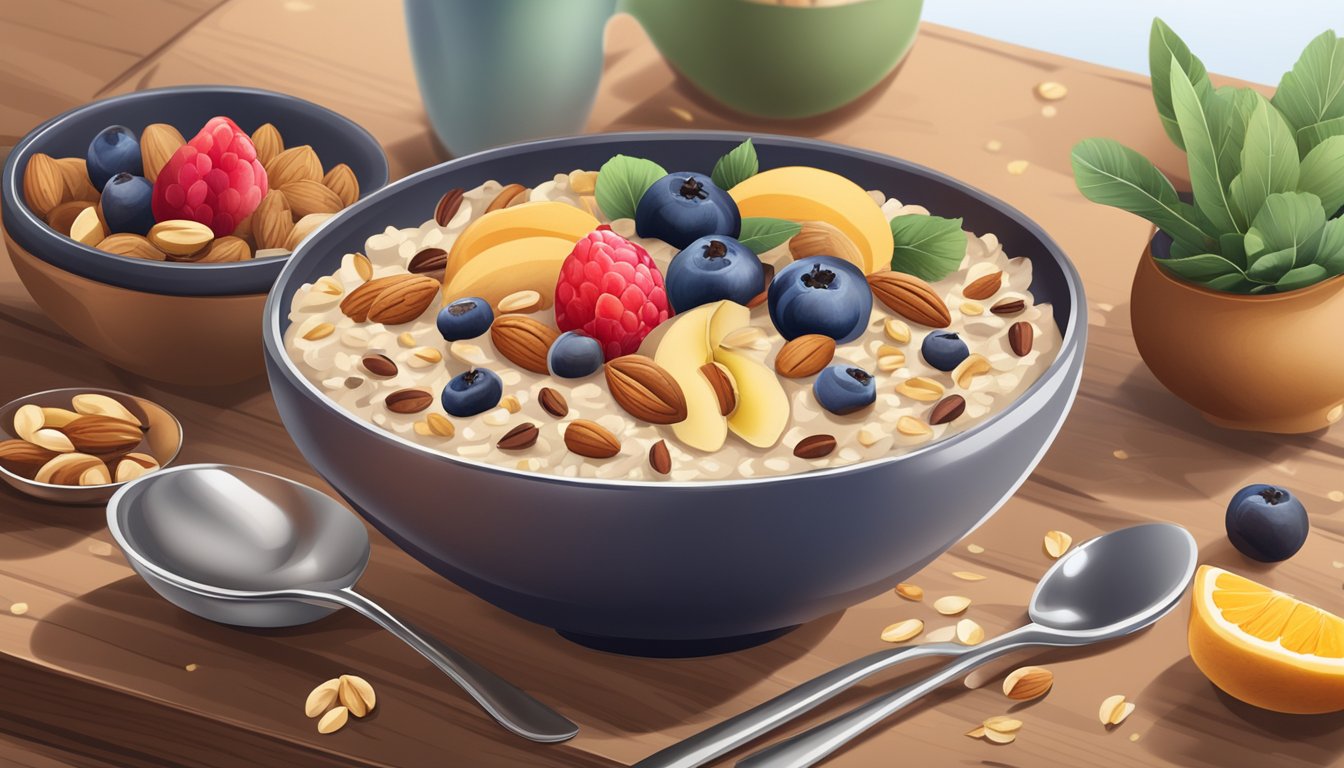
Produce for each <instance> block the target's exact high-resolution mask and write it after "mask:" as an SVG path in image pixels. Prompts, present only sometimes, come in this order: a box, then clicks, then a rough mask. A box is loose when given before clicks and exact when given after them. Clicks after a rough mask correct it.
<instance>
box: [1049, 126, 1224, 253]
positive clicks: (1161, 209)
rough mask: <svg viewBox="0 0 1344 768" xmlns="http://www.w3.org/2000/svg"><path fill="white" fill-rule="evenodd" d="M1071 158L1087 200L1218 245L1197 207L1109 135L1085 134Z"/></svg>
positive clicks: (1184, 238) (1205, 245) (1183, 238)
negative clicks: (1202, 225)
mask: <svg viewBox="0 0 1344 768" xmlns="http://www.w3.org/2000/svg"><path fill="white" fill-rule="evenodd" d="M1072 162H1073V178H1074V181H1075V183H1077V185H1078V191H1079V192H1082V193H1083V196H1084V197H1086V198H1087V199H1088V200H1091V201H1092V202H1094V203H1100V204H1102V205H1110V206H1114V207H1116V208H1120V209H1122V210H1125V211H1129V212H1130V213H1132V214H1135V215H1136V216H1142V217H1143V218H1145V219H1147V220H1148V221H1151V222H1152V223H1153V224H1154V225H1155V226H1156V227H1157V228H1158V229H1160V230H1162V231H1163V232H1166V233H1167V234H1168V235H1171V237H1172V239H1174V240H1176V241H1178V242H1183V243H1186V244H1188V245H1191V246H1193V247H1197V248H1200V249H1202V250H1208V249H1209V248H1211V247H1212V246H1213V245H1214V235H1215V234H1216V233H1214V232H1209V231H1206V230H1204V229H1201V228H1200V225H1199V224H1197V223H1196V222H1195V219H1196V217H1195V210H1194V208H1193V207H1191V206H1190V205H1189V204H1187V203H1184V202H1182V201H1181V199H1180V197H1178V196H1177V194H1176V188H1175V187H1173V186H1172V185H1171V181H1170V180H1168V179H1167V177H1166V176H1163V175H1162V172H1161V171H1159V170H1158V169H1157V166H1155V165H1153V164H1152V163H1151V162H1150V161H1149V160H1148V158H1146V157H1144V156H1143V155H1140V154H1139V153H1138V152H1135V151H1134V150H1132V149H1130V148H1129V147H1126V146H1124V145H1123V144H1120V143H1119V142H1116V141H1113V140H1111V139H1083V140H1082V141H1080V142H1078V144H1077V145H1075V146H1074V148H1073V155H1072Z"/></svg>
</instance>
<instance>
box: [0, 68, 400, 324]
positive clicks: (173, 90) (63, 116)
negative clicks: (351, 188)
mask: <svg viewBox="0 0 1344 768" xmlns="http://www.w3.org/2000/svg"><path fill="white" fill-rule="evenodd" d="M225 93H227V94H230V95H236V96H244V97H247V96H252V97H261V98H268V99H280V100H282V101H290V102H294V103H297V104H303V105H305V106H307V107H309V108H312V109H316V110H319V111H321V112H322V113H324V114H325V116H326V118H327V120H328V121H329V123H331V124H333V125H336V126H339V127H340V128H339V130H341V131H348V132H349V133H351V134H354V135H355V136H356V137H357V138H358V139H359V140H361V141H364V142H367V143H368V145H369V146H370V147H374V148H376V149H377V150H378V151H377V157H378V161H379V162H378V167H377V168H376V169H375V171H376V175H380V176H381V177H382V183H381V184H379V185H376V186H374V187H373V188H372V189H373V190H374V191H376V190H379V189H382V188H383V187H385V186H387V183H388V178H389V175H390V168H389V166H388V163H387V153H386V151H384V149H383V145H382V143H381V142H379V141H378V139H377V138H375V137H374V135H373V134H372V133H370V132H369V131H368V129H366V128H364V127H363V126H361V125H360V124H359V123H356V122H355V121H353V120H351V119H350V118H348V117H346V116H344V115H342V114H341V113H339V112H336V111H335V110H333V109H330V108H328V107H324V106H322V105H321V104H318V103H317V102H313V101H309V100H307V99H303V98H300V97H298V96H291V95H290V94H287V93H281V92H279V91H271V90H267V89H265V88H250V87H244V86H234V85H171V86H166V87H162V88H147V89H145V90H142V91H132V92H130V93H123V94H120V95H117V96H109V97H108V98H104V99H98V100H97V101H91V102H88V103H85V104H80V105H78V106H75V107H72V108H70V109H67V110H65V111H64V112H62V113H60V114H58V115H56V116H54V117H51V118H49V119H47V120H45V121H43V122H42V123H41V124H40V125H38V126H37V127H36V128H33V129H32V130H31V131H29V132H28V133H27V134H26V135H25V136H24V137H23V138H22V139H20V140H19V142H18V143H17V144H15V145H14V147H13V149H11V150H10V152H9V156H8V157H7V158H6V159H5V165H4V171H3V175H2V176H0V195H2V196H3V202H4V209H5V213H6V214H7V215H6V220H5V224H4V228H5V233H6V236H7V237H9V238H11V239H16V240H17V238H15V237H14V233H13V232H12V231H11V228H12V226H13V225H12V224H11V223H10V219H11V217H15V216H17V218H18V219H19V220H20V221H21V224H20V225H19V226H20V227H25V228H35V229H33V230H32V231H34V232H35V233H36V234H35V237H37V238H54V240H55V242H56V243H58V244H59V245H60V247H63V248H74V249H75V252H76V253H78V254H79V255H80V256H81V257H84V256H88V257H90V258H103V259H113V260H116V261H120V262H121V263H123V264H127V265H134V266H133V267H130V268H134V269H143V270H145V271H156V270H157V271H158V272H159V273H160V274H167V275H173V276H175V277H176V276H182V277H181V278H180V279H193V280H196V282H197V283H198V285H199V286H200V287H199V289H198V290H199V291H200V292H199V293H198V292H190V293H189V292H183V291H178V290H158V289H155V288H151V287H149V286H145V285H130V284H127V281H124V280H121V281H119V280H108V279H105V277H106V276H99V275H95V274H92V273H90V272H88V271H85V270H75V269H70V268H69V267H68V266H66V265H63V264H58V263H56V262H54V261H52V260H51V259H50V258H47V256H46V255H45V254H43V253H41V252H40V251H41V249H37V248H28V247H26V246H25V250H27V251H28V252H29V253H32V254H33V256H34V258H37V259H39V260H40V261H43V262H45V263H47V264H50V265H51V266H53V267H56V268H57V269H60V270H62V271H65V272H69V273H71V274H74V275H78V276H80V277H83V278H85V279H87V280H92V281H94V282H97V283H101V284H105V285H113V286H116V287H118V288H125V289H127V290H132V291H139V292H142V293H159V294H165V295H170V296H193V297H208V296H242V295H254V294H261V293H265V292H266V290H265V289H263V290H258V291H248V292H245V293H237V292H229V293H213V292H210V290H209V288H210V284H211V283H212V282H213V281H212V280H209V279H207V278H209V277H211V276H214V277H218V276H220V275H223V274H230V273H233V272H239V271H243V270H248V269H264V268H266V267H267V266H269V265H272V264H275V263H276V262H278V261H283V260H286V259H289V258H290V257H292V256H293V254H292V253H291V254H276V255H274V256H263V257H261V258H259V259H258V258H251V259H248V260H247V261H235V262H220V263H212V264H199V263H193V262H176V261H155V260H152V259H137V258H134V257H131V256H124V255H121V254H117V253H108V252H106V251H100V250H98V249H97V248H94V247H93V246H91V245H85V244H84V243H81V242H79V241H78V240H74V239H73V238H71V237H70V236H69V235H65V234H61V233H60V232H57V231H56V230H54V229H52V228H51V226H50V225H49V224H47V222H46V221H45V220H44V219H43V218H42V217H41V216H38V215H37V213H36V212H35V211H33V210H32V209H31V208H29V207H28V202H27V200H25V199H24V197H23V195H22V194H20V191H21V190H22V189H23V178H22V175H21V173H20V168H19V157H20V156H24V155H27V154H28V152H29V149H30V148H31V147H32V145H34V144H36V143H37V142H39V141H40V140H42V139H43V138H44V137H45V136H47V135H48V134H49V133H50V132H51V131H53V130H57V129H59V128H60V127H61V124H62V123H64V122H65V121H67V120H69V119H70V118H72V117H74V116H75V115H79V114H83V113H85V112H88V111H90V110H93V109H97V108H99V107H103V106H105V105H107V104H114V103H133V102H136V101H141V100H147V99H153V98H157V97H161V96H173V95H192V94H205V95H209V94H225ZM24 167H25V168H26V167H27V164H26V163H25V164H24ZM376 180H377V179H375V181H376ZM360 192H361V193H362V194H361V199H363V197H366V196H368V194H371V192H366V191H365V190H364V189H362V188H361V190H360ZM356 202H358V201H356ZM197 273H199V274H200V275H201V276H202V277H201V278H200V279H198V280H197V279H196V278H185V277H184V276H185V275H195V274H197Z"/></svg>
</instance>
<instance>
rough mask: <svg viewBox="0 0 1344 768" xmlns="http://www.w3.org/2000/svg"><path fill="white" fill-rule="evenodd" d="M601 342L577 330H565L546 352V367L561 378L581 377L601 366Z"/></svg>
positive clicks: (594, 371)
mask: <svg viewBox="0 0 1344 768" xmlns="http://www.w3.org/2000/svg"><path fill="white" fill-rule="evenodd" d="M602 361H603V356H602V344H601V343H599V342H598V340H597V339H594V338H593V337H591V336H585V335H583V334H582V333H579V332H578V331H565V332H564V333H562V334H560V335H559V336H558V337H557V338H556V340H555V341H554V342H552V344H551V349H550V351H549V352H547V353H546V368H547V369H549V370H550V372H551V374H552V375H553V376H559V377H560V378H562V379H581V378H583V377H584V376H588V375H591V374H593V373H596V372H597V369H598V368H601V367H602Z"/></svg>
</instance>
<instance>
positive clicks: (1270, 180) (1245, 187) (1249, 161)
mask: <svg viewBox="0 0 1344 768" xmlns="http://www.w3.org/2000/svg"><path fill="white" fill-rule="evenodd" d="M1256 99H1257V100H1258V101H1259V104H1258V105H1257V106H1256V108H1255V112H1254V113H1253V114H1252V115H1251V122H1250V125H1249V126H1247V128H1246V140H1245V142H1244V143H1243V145H1242V148H1241V173H1240V174H1239V175H1238V176H1237V177H1236V178H1234V179H1232V186H1231V188H1230V189H1229V192H1230V193H1231V195H1232V203H1233V210H1232V214H1233V217H1234V218H1235V219H1236V223H1237V228H1238V229H1239V230H1241V231H1243V232H1244V231H1245V230H1246V228H1247V227H1249V226H1250V224H1251V220H1252V219H1254V218H1255V215H1256V214H1258V213H1259V212H1260V207H1261V206H1262V205H1264V203H1265V198H1266V197H1269V196H1270V195H1272V194H1274V193H1275V192H1290V191H1292V190H1294V189H1297V181H1298V175H1299V170H1298V165H1299V163H1298V160H1297V143H1296V142H1295V141H1294V140H1293V129H1292V128H1289V127H1288V123H1286V122H1285V121H1284V119H1283V117H1282V116H1281V115H1280V114H1279V111H1278V110H1277V109H1275V108H1274V107H1273V106H1271V105H1270V103H1269V102H1268V101H1266V100H1265V99H1264V97H1262V96H1259V95H1258V94H1257V95H1256ZM1341 184H1344V175H1342V176H1341Z"/></svg>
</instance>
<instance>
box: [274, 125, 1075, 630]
mask: <svg viewBox="0 0 1344 768" xmlns="http://www.w3.org/2000/svg"><path fill="white" fill-rule="evenodd" d="M742 138H743V137H742V136H741V135H738V134H727V133H693V132H680V133H618V134H608V135H599V136H583V137H577V138H565V139H554V140H549V141H540V142H536V143H531V144H522V145H517V146H512V147H505V148H502V149H496V150H490V151H487V152H482V153H479V154H476V155H471V156H468V157H464V158H461V159H458V160H454V161H451V162H448V163H444V164H443V165H439V166H436V167H434V168H431V169H429V170H426V171H423V172H421V173H417V174H415V175H414V176H411V177H409V178H406V179H404V180H402V181H399V182H398V183H396V184H394V185H392V186H389V187H387V188H386V189H384V190H381V191H380V192H377V193H375V194H373V195H371V196H370V197H369V198H368V199H366V200H363V201H361V202H360V203H358V204H356V205H354V206H352V207H351V208H350V209H348V210H347V211H345V212H344V213H342V214H341V215H340V216H339V217H337V218H334V219H332V220H331V221H329V222H327V223H326V224H325V225H324V226H322V227H321V228H319V229H318V230H317V231H316V232H315V233H314V234H313V235H312V236H311V237H310V238H309V239H308V240H307V241H306V242H305V243H304V244H303V245H302V246H300V248H299V249H298V252H297V253H295V254H294V256H293V257H292V258H291V259H290V261H289V263H288V264H286V266H285V269H284V272H282V273H281V275H280V279H279V281H278V282H277V283H276V286H275V289H274V290H273V291H272V292H271V295H270V297H269V299H268V300H267V306H266V324H265V330H264V333H265V346H266V363H267V369H268V373H269V375H270V379H271V390H272V392H273V393H274V395H275V401H276V404H277V406H278V407H279V410H280V415H281V417H282V418H283V420H284V423H285V426H286V428H287V429H288V430H289V433H290V435H291V436H292V437H293V438H294V441H295V443H297V444H298V447H299V450H301V451H302V452H303V454H304V456H305V457H307V459H308V461H309V462H311V463H312V465H313V466H314V467H315V468H316V469H317V470H318V472H320V473H321V474H322V475H323V477H325V478H326V479H327V480H328V481H329V482H330V483H331V484H332V486H333V487H335V488H336V489H337V490H338V491H340V492H341V494H343V495H344V496H345V498H346V499H347V500H349V502H350V503H351V504H352V505H353V506H354V507H355V509H357V510H358V511H359V512H360V513H361V514H363V515H364V516H365V517H366V518H367V519H368V520H369V521H370V522H371V523H372V524H373V525H374V526H375V527H377V528H378V529H379V530H380V531H382V532H383V533H384V534H386V535H387V536H388V537H389V538H391V539H392V540H393V541H395V542H396V543H397V544H398V545H400V546H401V547H402V548H404V549H405V550H406V551H408V552H410V553H411V554H412V555H414V556H415V557H416V558H418V559H419V560H420V561H421V562H423V563H425V564H426V565H428V566H429V567H431V568H433V569H434V570H436V571H438V572H439V573H440V574H442V575H443V576H445V577H447V578H448V579H450V580H452V581H454V582H456V583H457V584H459V585H461V586H463V587H465V588H466V589H468V590H471V591H472V592H474V593H475V594H477V595H479V596H481V597H482V598H484V599H486V600H488V601H490V602H492V603H494V604H495V605H498V606H500V607H501V608H504V609H505V610H508V611H511V612H513V613H515V614H517V615H519V616H522V617H524V618H527V619H530V620H532V621H535V622H539V623H541V624H544V625H547V626H550V627H555V628H556V629H558V630H560V631H561V633H562V634H564V635H565V636H567V637H569V638H571V639H574V640H577V641H579V642H583V643H586V644H589V645H592V646H595V647H599V648H605V649H609V650H616V651H621V652H629V653H640V654H646V655H690V654H702V653H712V652H717V651H724V650H731V649H733V648H740V647H745V646H747V645H751V644H753V643H758V642H761V641H763V640H766V639H769V638H771V637H773V636H775V635H777V634H779V633H780V632H781V631H784V630H786V629H788V628H790V627H793V626H796V625H798V624H800V623H802V622H806V621H810V620H812V619H816V618H818V617H821V616H825V615H826V614H829V613H832V612H835V611H838V610H842V609H844V608H846V607H848V606H850V605H853V604H855V603H857V602H859V601H862V600H864V599H866V598H869V597H872V596H873V595H876V594H878V593H879V592H881V591H883V590H886V589H890V588H891V587H893V586H894V585H895V584H896V583H897V582H899V581H900V580H901V579H902V578H904V577H907V576H909V575H910V574H912V573H914V572H915V571H917V570H919V569H920V568H921V567H923V566H924V565H926V564H927V563H929V562H930V561H931V560H933V559H934V558H935V557H937V556H938V555H939V554H941V553H942V552H944V551H945V550H946V549H947V548H948V547H950V546H951V545H952V544H953V543H955V542H956V541H957V540H958V539H960V538H961V537H962V536H964V535H965V534H966V533H967V532H969V531H970V530H971V529H973V528H974V527H976V526H977V525H979V524H980V523H981V522H982V521H984V520H985V519H986V518H988V517H989V515H990V514H992V513H993V512H994V511H995V510H997V509H998V508H999V506H1000V505H1001V504H1003V502H1004V501H1005V500H1007V499H1008V498H1009V497H1010V496H1011V495H1012V494H1013V492H1014V491H1015V490H1016V489H1017V487H1018V486H1019V485H1020V484H1021V483H1022V482H1023V481H1024V480H1025V479H1026V477H1027V476H1028V475H1029V474H1030V473H1031V470H1032V468H1033V467H1035V466H1036V463H1037V462H1038V461H1039V460H1040V458H1041V456H1042V455H1043V454H1044V453H1045V451H1046V449H1047V448H1048V447H1049V445H1050V443H1051V441H1052V440H1053V439H1054V436H1055V434H1056V432H1057V431H1058V430H1059V428H1060V425H1061V424H1062V423H1063V421H1064V417H1065V415H1066V414H1067V413H1068V410H1069V407H1070V405H1071V404H1072V402H1073V397H1074V394H1075V393H1076V392H1077V387H1078V382H1079V379H1080V377H1081V373H1082V364H1083V347H1084V343H1085V337H1086V333H1087V325H1086V321H1085V318H1086V317H1087V313H1086V308H1085V300H1084V297H1083V288H1082V284H1081V282H1080V281H1079V278H1078V274H1077V272H1075V271H1074V268H1073V266H1072V265H1071V264H1070V263H1069V261H1068V259H1067V258H1066V257H1065V256H1064V254H1063V253H1062V252H1061V251H1060V249H1059V247H1058V246H1056V245H1055V243H1054V242H1053V241H1052V240H1051V239H1050V238H1049V237H1048V236H1047V235H1046V234H1045V233H1044V232H1043V231H1042V230H1041V229H1040V227H1038V226H1036V225H1035V224H1034V223H1032V222H1031V221H1030V220H1029V219H1027V218H1026V217H1025V216H1023V215H1022V214H1021V213H1019V212H1018V211H1016V210H1014V209H1013V208H1011V207H1009V206H1008V205H1006V204H1004V203H1003V202H1001V201H999V200H996V199H994V198H992V197H990V196H988V195H986V194H984V193H983V192H980V191H978V190H975V189H972V188H970V187H968V186H966V185H965V184H962V183H960V182H958V181H955V180H953V179H951V178H948V177H946V176H943V175H942V174H939V173H937V172H935V171H931V170H929V169H927V168H923V167H920V166H917V165H914V164H911V163H907V162H904V161H902V160H897V159H895V158H891V157H887V156H885V155H880V154H877V153H873V152H865V151H862V150H857V149H850V148H847V147H840V146H835V145H831V144H824V143H821V142H817V141H810V140H807V139H797V138H784V137H771V136H753V137H752V140H753V142H754V143H755V144H756V146H757V148H758V150H759V152H760V156H761V158H762V161H763V163H764V164H765V165H766V167H774V166H781V165H812V166H817V167H821V168H826V169H829V170H832V171H835V172H837V173H840V174H843V175H845V176H847V177H849V178H851V179H853V180H854V181H856V182H857V183H858V184H859V185H861V186H862V187H863V188H864V189H882V190H885V191H886V192H887V193H888V194H890V195H893V196H895V197H897V198H901V199H905V200H916V201H919V202H920V203H921V204H923V205H926V206H927V207H928V208H930V209H932V210H934V211H937V212H939V213H942V214H945V215H954V216H963V217H965V223H966V227H967V228H968V229H970V230H973V231H977V232H994V233H995V234H997V235H998V237H999V239H1000V240H1001V241H1002V242H1003V246H1004V248H1005V249H1006V250H1007V251H1008V252H1009V253H1011V254H1013V255H1015V256H1025V257H1027V258H1029V259H1031V261H1032V264H1033V282H1032V286H1031V290H1032V292H1033V294H1034V295H1035V297H1036V298H1037V299H1038V300H1040V301H1048V302H1050V303H1052V304H1053V305H1054V319H1055V322H1056V323H1057V324H1058V325H1059V328H1060V330H1061V332H1062V333H1063V344H1062V347H1061V349H1060V351H1059V356H1058V358H1057V359H1056V360H1055V361H1054V362H1053V363H1052V364H1051V365H1050V367H1049V369H1048V370H1047V371H1046V372H1045V373H1044V374H1043V375H1042V377H1041V378H1040V380H1038V381H1037V382H1036V383H1035V384H1033V385H1032V386H1031V387H1030V388H1029V389H1028V390H1027V391H1026V392H1025V393H1024V394H1023V395H1022V397H1021V398H1020V399H1019V400H1018V401H1016V402H1015V403H1013V404H1012V405H1010V406H1009V407H1007V408H1006V409H1004V410H1003V411H1002V412H1001V413H999V414H997V415H996V416H994V417H993V418H991V419H989V420H987V421H985V422H984V423H982V424H980V425H978V426H976V427H975V428H973V429H970V430H968V431H966V432H963V433H961V434H959V435H956V436H955V437H952V438H950V439H948V440H945V441H942V442H938V443H934V444H932V445H929V446H927V447H924V448H921V449H919V450H917V451H914V452H912V453H908V454H905V455H902V456H893V457H891V458H886V459H880V460H876V461H870V462H866V463H862V464H857V465H853V466H849V467H843V468H840V469H832V470H824V471H818V472H813V473H809V474H802V475H790V476H784V477H775V478H759V479H749V480H731V481H719V482H701V483H675V482H635V481H600V480H586V479H567V478H559V477H551V476H543V475H537V474H530V473H527V472H522V471H516V470H511V469H506V468H502V467H496V466H488V465H484V464H477V463H472V462H470V461H466V460H463V459H459V458H455V457H452V456H446V455H442V454H439V453H436V452H434V451H432V450H429V449H427V448H422V447H420V446H417V445H415V444H413V443H410V442H408V441H406V440H402V439H400V438H398V437H395V436H393V435H392V434H391V433H388V432H384V431H383V430H381V429H379V428H378V427H376V426H374V425H373V424H370V423H368V422H366V421H364V420H362V419H359V418H357V417H355V416H352V415H350V414H348V413H347V412H345V411H343V410H341V409H340V408H338V407H337V406H336V405H335V404H334V403H332V402H331V401H330V400H328V399H327V398H326V397H324V396H323V395H322V394H321V392H320V391H319V390H318V389H317V388H316V387H314V386H312V385H311V384H309V383H307V381H305V379H304V378H303V376H302V375H301V374H300V373H299V372H298V370H297V369H296V368H295V367H294V365H293V364H291V362H290V360H289V357H288V355H287V354H286V353H285V351H284V347H283V342H282V339H283V333H284V331H285V328H286V327H287V326H288V325H289V320H288V315H289V311H288V308H289V306H290V301H291V299H292V298H293V297H294V292H295V290H296V289H297V288H298V287H299V286H301V285H302V284H304V283H308V282H312V281H313V280H316V279H317V278H318V277H320V276H322V275H324V274H328V273H330V272H332V271H334V270H335V269H336V268H337V267H338V265H339V263H340V259H341V255H342V254H344V253H346V252H349V251H356V250H362V248H363V245H364V240H365V238H367V237H369V236H370V235H373V234H377V233H379V232H381V231H383V228H384V227H387V226H389V225H391V226H397V227H407V226H416V225H419V224H420V223H421V222H422V221H424V220H425V219H427V218H429V215H430V213H431V212H432V211H433V210H434V206H435V204H436V203H437V202H438V200H439V197H440V196H441V195H442V194H443V193H444V192H445V191H446V190H448V189H450V188H452V187H466V188H470V187H473V186H475V185H477V184H479V183H481V182H482V181H485V180H486V179H505V180H508V181H517V182H521V183H525V184H535V183H538V182H541V181H544V180H546V179H549V178H551V177H552V176H553V175H554V174H555V173H556V172H557V171H562V170H565V169H572V168H597V167H599V166H600V165H601V164H602V163H603V162H604V161H606V160H607V159H608V158H610V157H611V156H612V155H613V154H615V153H618V152H619V153H624V154H628V155H636V156H642V157H648V158H651V159H653V160H655V161H657V162H658V163H660V164H662V165H663V167H665V168H704V169H708V168H711V167H712V166H713V164H714V161H715V160H716V159H717V158H718V157H720V156H721V155H723V154H724V153H725V152H727V151H728V150H730V149H732V148H733V147H734V146H736V145H737V144H738V143H739V142H740V141H741V140H742Z"/></svg>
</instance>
